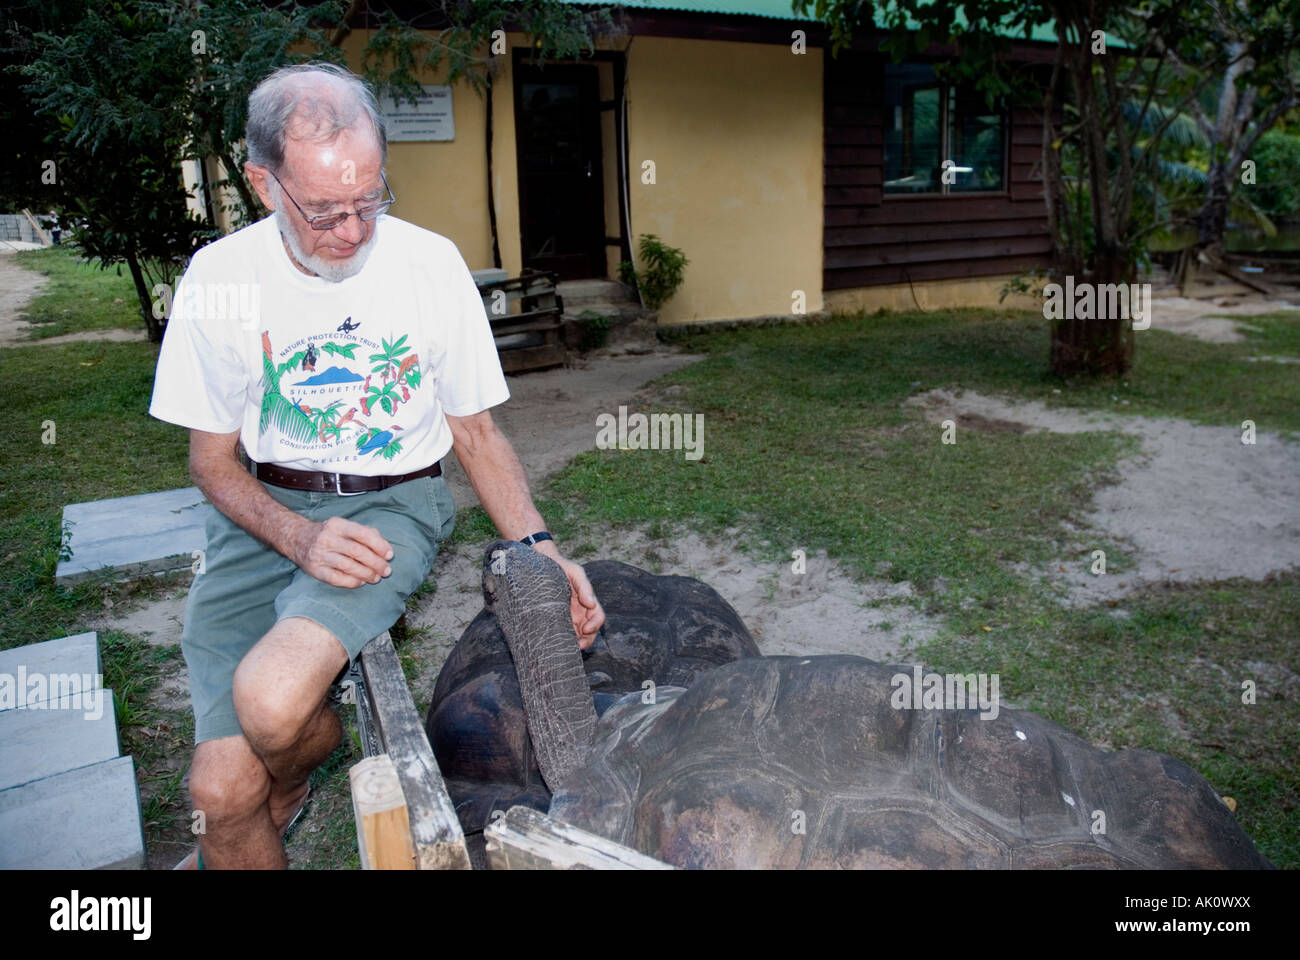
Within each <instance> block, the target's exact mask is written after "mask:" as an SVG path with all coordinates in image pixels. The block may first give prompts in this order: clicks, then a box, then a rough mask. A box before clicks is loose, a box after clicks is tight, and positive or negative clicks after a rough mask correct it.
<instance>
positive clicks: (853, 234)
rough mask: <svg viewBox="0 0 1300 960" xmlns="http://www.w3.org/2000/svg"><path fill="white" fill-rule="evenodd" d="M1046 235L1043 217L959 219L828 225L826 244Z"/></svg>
mask: <svg viewBox="0 0 1300 960" xmlns="http://www.w3.org/2000/svg"><path fill="white" fill-rule="evenodd" d="M1046 235H1047V220H1046V218H1044V217H1023V218H1019V219H1014V220H1011V219H1008V220H958V221H956V222H949V223H944V222H933V223H928V222H921V223H893V224H872V225H870V226H862V227H828V228H826V231H825V246H826V248H827V249H830V248H831V247H851V246H859V245H869V244H895V243H925V242H927V241H936V240H982V239H986V238H988V237H1033V236H1046Z"/></svg>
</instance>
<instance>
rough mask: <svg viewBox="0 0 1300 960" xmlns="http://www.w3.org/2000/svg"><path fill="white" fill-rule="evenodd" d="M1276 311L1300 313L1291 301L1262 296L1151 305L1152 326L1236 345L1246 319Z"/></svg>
mask: <svg viewBox="0 0 1300 960" xmlns="http://www.w3.org/2000/svg"><path fill="white" fill-rule="evenodd" d="M1278 310H1300V304H1297V302H1296V301H1295V300H1294V299H1285V298H1275V297H1265V296H1263V295H1256V296H1252V297H1246V298H1236V297H1219V298H1216V299H1215V300H1212V301H1206V300H1194V299H1192V298H1190V297H1178V296H1160V297H1157V298H1156V299H1155V302H1154V304H1153V305H1152V309H1151V326H1152V328H1153V329H1156V330H1168V331H1169V332H1171V333H1181V334H1184V335H1186V336H1189V337H1195V338H1196V339H1197V340H1205V341H1207V342H1209V343H1237V342H1238V341H1241V340H1244V339H1245V335H1244V334H1243V333H1242V332H1241V329H1240V327H1241V325H1242V323H1243V322H1245V323H1249V318H1250V317H1252V316H1255V315H1257V314H1261V313H1273V312H1275V311H1278Z"/></svg>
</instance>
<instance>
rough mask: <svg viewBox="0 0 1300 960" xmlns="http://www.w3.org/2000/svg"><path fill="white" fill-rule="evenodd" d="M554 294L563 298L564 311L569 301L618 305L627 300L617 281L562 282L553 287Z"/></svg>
mask: <svg viewBox="0 0 1300 960" xmlns="http://www.w3.org/2000/svg"><path fill="white" fill-rule="evenodd" d="M555 290H556V292H557V293H558V294H559V295H560V296H561V297H563V298H564V306H565V310H566V311H567V310H568V307H569V300H570V299H572V300H573V301H574V302H582V301H593V300H596V301H605V302H613V303H620V302H625V301H627V300H628V294H627V291H626V290H625V289H624V287H623V285H622V284H621V283H619V282H618V281H617V280H562V281H560V282H559V283H557V284H556V285H555Z"/></svg>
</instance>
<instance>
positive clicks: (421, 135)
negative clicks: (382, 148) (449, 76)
mask: <svg viewBox="0 0 1300 960" xmlns="http://www.w3.org/2000/svg"><path fill="white" fill-rule="evenodd" d="M421 89H422V90H423V91H424V92H423V93H422V94H421V95H420V99H419V102H418V103H417V104H416V105H414V106H412V105H411V101H410V100H408V99H407V98H405V97H399V98H398V99H397V100H396V101H394V99H393V98H392V97H384V98H383V99H381V100H380V101H379V109H380V112H381V113H382V114H383V115H384V124H385V126H386V128H387V132H388V141H389V143H393V142H400V141H403V140H455V139H456V128H455V125H454V124H453V122H452V110H451V87H449V86H435V85H432V84H424V85H423V86H422V87H421Z"/></svg>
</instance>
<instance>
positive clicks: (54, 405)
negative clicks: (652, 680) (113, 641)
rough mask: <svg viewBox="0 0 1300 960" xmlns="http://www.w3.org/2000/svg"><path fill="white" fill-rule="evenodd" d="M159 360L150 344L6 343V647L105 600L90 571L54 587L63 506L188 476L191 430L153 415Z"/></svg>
mask: <svg viewBox="0 0 1300 960" xmlns="http://www.w3.org/2000/svg"><path fill="white" fill-rule="evenodd" d="M156 364H157V348H156V347H154V346H151V345H149V344H146V343H103V342H87V343H67V344H54V345H50V346H32V347H15V348H10V349H6V350H4V351H3V353H0V395H3V396H5V397H7V398H8V399H7V401H6V403H7V409H8V415H9V423H10V425H11V426H10V429H9V431H8V432H6V433H4V434H2V435H0V459H3V462H4V464H5V483H4V485H3V487H0V646H3V647H12V646H17V645H19V644H24V643H33V642H36V641H40V640H49V639H50V638H52V637H58V636H63V635H65V634H68V633H74V632H76V631H77V628H78V625H79V624H80V623H81V622H82V621H84V619H85V618H86V616H87V615H89V614H90V613H92V612H94V611H96V610H98V609H99V608H100V607H101V606H102V604H103V600H104V597H105V593H104V590H105V587H104V586H102V585H100V584H97V583H95V582H93V581H92V582H88V583H85V584H79V585H76V586H73V587H70V588H63V587H55V586H54V585H53V577H54V569H55V566H56V565H57V563H58V559H59V546H60V524H61V520H62V514H63V507H64V505H65V504H69V503H79V502H82V501H86V500H99V499H103V498H106V497H120V496H127V495H130V494H136V493H148V492H150V491H154V490H168V489H172V488H175V487H183V486H187V485H188V484H189V482H190V481H189V477H188V472H187V466H186V458H187V453H188V443H189V438H188V432H187V431H185V430H184V429H182V428H180V427H177V426H174V425H172V424H167V423H163V422H161V421H159V420H154V419H153V418H151V417H150V416H149V415H148V407H149V398H150V396H151V394H152V390H153V372H154V367H155V366H156ZM50 422H52V423H53V435H52V436H50V434H49V428H48V426H46V425H47V424H49V423H50ZM43 438H48V439H52V440H53V441H54V442H53V443H45V442H43ZM112 589H113V590H126V591H130V590H138V589H139V588H133V587H116V588H112ZM110 595H111V593H110Z"/></svg>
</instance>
